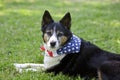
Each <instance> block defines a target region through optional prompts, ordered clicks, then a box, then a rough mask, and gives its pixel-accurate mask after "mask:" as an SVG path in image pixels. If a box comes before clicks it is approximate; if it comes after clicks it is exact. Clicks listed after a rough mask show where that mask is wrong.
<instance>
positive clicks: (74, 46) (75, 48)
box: [57, 35, 81, 55]
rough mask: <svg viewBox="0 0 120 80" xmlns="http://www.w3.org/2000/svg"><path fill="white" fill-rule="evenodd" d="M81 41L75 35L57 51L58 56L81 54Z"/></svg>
mask: <svg viewBox="0 0 120 80" xmlns="http://www.w3.org/2000/svg"><path fill="white" fill-rule="evenodd" d="M80 46H81V39H80V38H78V37H77V36H75V35H73V36H72V37H71V40H70V41H69V42H68V43H67V44H65V45H64V46H63V47H62V48H60V49H58V50H57V54H59V55H60V54H71V53H78V52H80Z"/></svg>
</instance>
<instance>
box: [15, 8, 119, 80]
mask: <svg viewBox="0 0 120 80" xmlns="http://www.w3.org/2000/svg"><path fill="white" fill-rule="evenodd" d="M41 25H42V26H41V31H42V38H43V42H44V44H43V46H41V47H40V49H41V50H42V51H44V52H45V54H44V64H33V63H25V64H18V63H15V64H14V65H15V67H16V69H17V70H18V71H19V72H22V70H23V69H26V70H33V71H37V70H40V69H41V70H43V71H45V72H53V73H54V74H55V75H56V74H58V73H60V72H61V73H62V74H65V75H68V76H74V77H75V76H80V77H81V78H83V79H84V80H91V79H93V78H94V79H98V80H120V55H119V54H115V53H111V52H108V51H105V50H102V49H101V48H99V47H98V46H96V45H94V44H92V43H91V42H89V41H86V40H84V39H82V38H79V37H77V36H76V35H74V34H73V33H72V32H71V15H70V13H69V12H68V13H66V14H65V15H64V17H63V18H62V19H61V20H60V21H58V22H55V21H54V20H53V18H52V16H51V15H50V13H49V11H47V10H45V12H44V14H43V17H42V23H41ZM28 67H29V68H28Z"/></svg>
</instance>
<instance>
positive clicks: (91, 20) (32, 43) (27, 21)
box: [0, 0, 120, 80]
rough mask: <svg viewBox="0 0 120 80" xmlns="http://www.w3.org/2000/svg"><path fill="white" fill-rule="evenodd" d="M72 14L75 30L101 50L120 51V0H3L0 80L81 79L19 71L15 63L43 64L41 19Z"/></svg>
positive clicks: (1, 3) (0, 22)
mask: <svg viewBox="0 0 120 80" xmlns="http://www.w3.org/2000/svg"><path fill="white" fill-rule="evenodd" d="M46 9H47V10H49V11H50V13H51V14H52V16H53V18H54V19H55V20H57V21H58V20H59V19H60V18H61V17H63V15H64V14H65V13H66V12H70V13H71V15H72V27H71V28H72V31H73V32H74V34H76V35H78V36H79V37H82V38H84V39H85V40H89V41H91V42H92V43H94V44H96V45H98V46H99V47H101V48H102V49H105V50H107V51H111V52H114V53H120V1H119V0H90V1H89V0H80V1H79V0H63V1H61V0H0V80H72V79H73V80H80V78H79V77H77V78H71V77H67V76H64V75H62V74H59V75H57V76H54V77H53V76H52V74H46V73H43V72H27V73H26V72H24V73H23V74H20V73H18V72H16V70H15V68H14V66H13V63H25V62H31V63H42V61H43V56H42V55H41V51H40V50H39V47H40V45H42V37H41V32H40V25H41V18H42V15H43V12H44V11H45V10H46Z"/></svg>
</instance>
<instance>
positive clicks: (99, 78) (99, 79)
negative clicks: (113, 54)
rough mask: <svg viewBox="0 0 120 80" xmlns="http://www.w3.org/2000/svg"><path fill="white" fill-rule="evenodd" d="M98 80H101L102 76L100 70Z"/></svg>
mask: <svg viewBox="0 0 120 80" xmlns="http://www.w3.org/2000/svg"><path fill="white" fill-rule="evenodd" d="M98 80H102V75H101V71H100V70H98Z"/></svg>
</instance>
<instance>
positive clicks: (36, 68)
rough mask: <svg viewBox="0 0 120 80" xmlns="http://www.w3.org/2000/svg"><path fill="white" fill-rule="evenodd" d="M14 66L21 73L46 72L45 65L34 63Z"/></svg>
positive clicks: (15, 64)
mask: <svg viewBox="0 0 120 80" xmlns="http://www.w3.org/2000/svg"><path fill="white" fill-rule="evenodd" d="M14 66H15V68H16V70H17V71H18V72H19V73H22V72H23V71H44V70H45V68H44V64H34V63H24V64H19V63H14Z"/></svg>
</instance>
